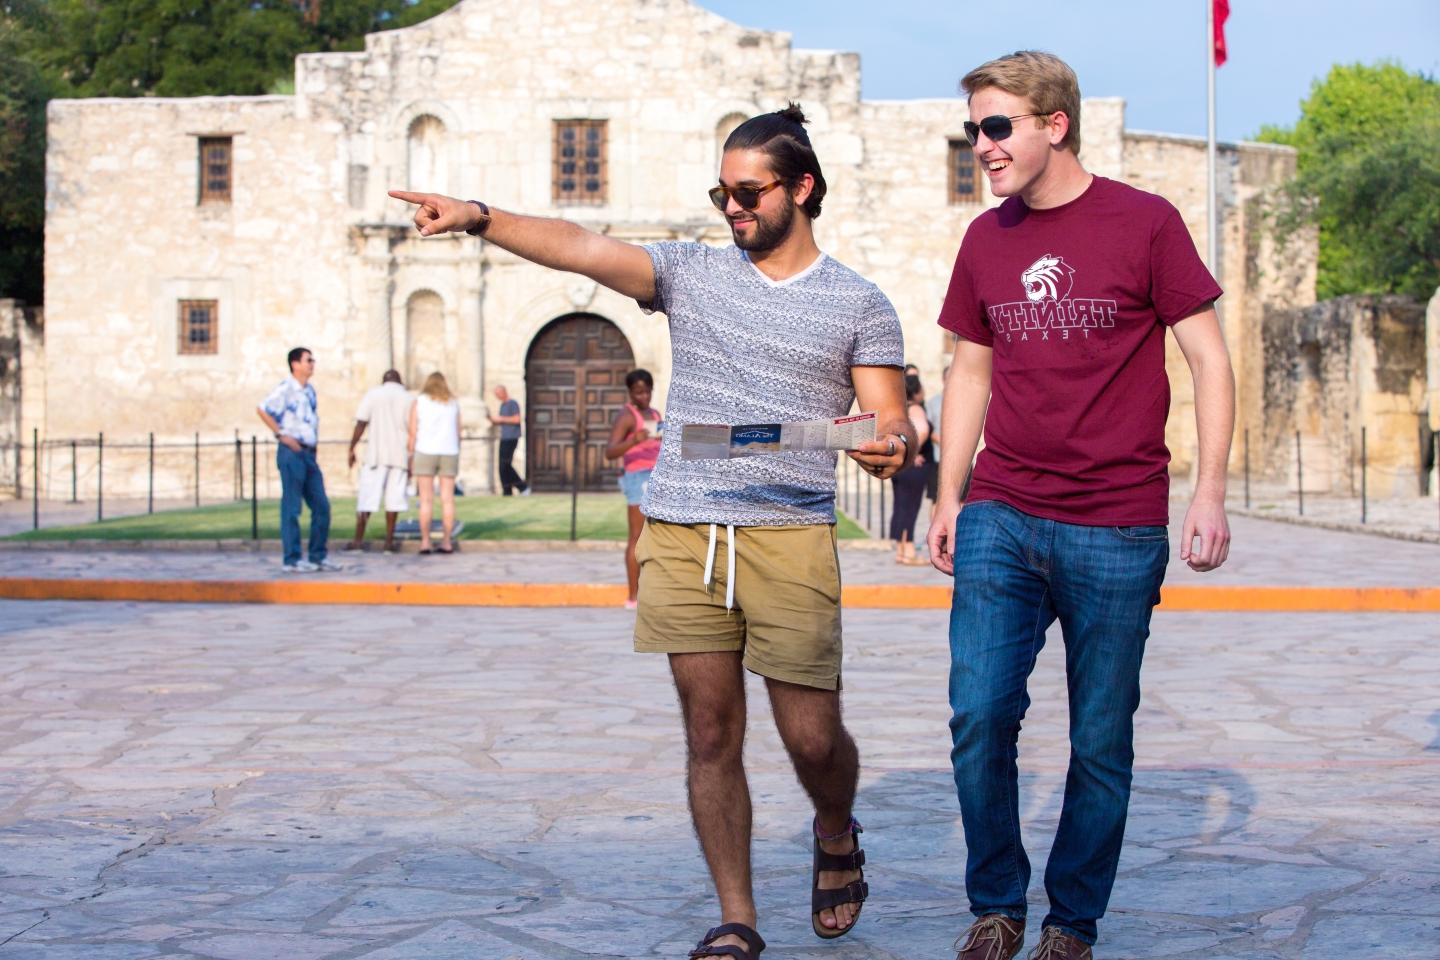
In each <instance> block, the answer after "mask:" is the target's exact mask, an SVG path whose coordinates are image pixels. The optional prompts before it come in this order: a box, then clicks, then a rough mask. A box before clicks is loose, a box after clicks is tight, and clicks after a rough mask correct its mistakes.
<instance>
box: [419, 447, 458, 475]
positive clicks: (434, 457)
mask: <svg viewBox="0 0 1440 960" xmlns="http://www.w3.org/2000/svg"><path fill="white" fill-rule="evenodd" d="M459 473H460V454H458V453H418V452H417V453H416V454H415V476H417V477H453V476H456V475H457V474H459Z"/></svg>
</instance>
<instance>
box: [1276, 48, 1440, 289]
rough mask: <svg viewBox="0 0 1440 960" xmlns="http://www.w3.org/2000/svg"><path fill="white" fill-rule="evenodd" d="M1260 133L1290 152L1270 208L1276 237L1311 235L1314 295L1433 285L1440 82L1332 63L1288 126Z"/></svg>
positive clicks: (1394, 68) (1439, 187)
mask: <svg viewBox="0 0 1440 960" xmlns="http://www.w3.org/2000/svg"><path fill="white" fill-rule="evenodd" d="M1259 139H1261V140H1265V141H1268V142H1271V143H1284V144H1289V145H1290V146H1293V147H1295V148H1296V150H1297V152H1298V159H1297V168H1298V172H1297V176H1296V178H1295V180H1294V181H1292V182H1291V184H1290V185H1289V187H1288V189H1287V190H1286V192H1285V194H1284V195H1283V196H1282V197H1281V198H1280V202H1279V203H1278V204H1277V207H1276V218H1277V222H1278V224H1279V226H1280V228H1281V232H1282V234H1289V233H1293V232H1294V231H1295V230H1296V229H1298V228H1300V227H1301V226H1304V225H1307V224H1314V225H1317V226H1318V228H1319V235H1320V259H1319V276H1318V278H1317V283H1316V293H1317V294H1318V295H1319V296H1321V297H1322V298H1324V297H1334V296H1340V295H1342V294H1346V293H1406V294H1410V295H1411V296H1415V297H1420V298H1422V299H1428V298H1429V297H1430V296H1431V295H1432V294H1433V293H1434V292H1435V288H1436V286H1437V285H1440V83H1437V82H1436V80H1435V79H1434V78H1431V77H1426V76H1423V75H1420V74H1414V73H1409V72H1407V71H1406V70H1405V69H1404V68H1403V67H1401V66H1399V65H1398V64H1394V63H1379V64H1375V65H1373V66H1367V65H1363V64H1353V65H1336V66H1334V67H1332V68H1331V70H1330V73H1329V74H1328V75H1327V76H1326V77H1325V79H1324V80H1320V81H1316V83H1315V84H1314V86H1313V87H1312V88H1311V91H1310V96H1309V97H1308V98H1307V99H1306V100H1305V101H1304V103H1303V104H1301V115H1300V120H1299V122H1298V123H1296V125H1295V126H1294V127H1293V128H1289V129H1282V128H1275V127H1267V128H1266V129H1264V130H1262V131H1261V133H1260V137H1259Z"/></svg>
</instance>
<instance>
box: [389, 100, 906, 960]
mask: <svg viewBox="0 0 1440 960" xmlns="http://www.w3.org/2000/svg"><path fill="white" fill-rule="evenodd" d="M825 191H826V184H825V176H824V174H823V173H822V172H821V170H820V162H819V160H818V159H817V158H816V156H815V151H814V149H813V147H812V146H811V143H810V137H809V135H808V134H807V133H806V131H805V116H804V113H803V112H802V111H801V109H800V107H799V106H798V105H796V104H793V103H792V104H790V105H789V106H787V107H786V108H785V109H783V110H778V111H776V112H774V113H767V114H762V115H760V116H757V117H752V118H751V119H749V120H747V121H746V122H745V123H742V124H741V125H740V126H739V127H737V128H736V129H735V131H734V132H733V133H731V134H730V136H729V138H728V139H727V140H726V141H725V146H724V150H723V156H722V157H721V161H720V172H719V183H717V184H716V185H715V186H714V187H713V188H711V189H710V191H709V197H710V201H711V202H712V203H713V204H714V205H715V207H716V208H717V209H718V210H719V211H720V212H721V213H723V214H724V216H725V218H726V220H727V222H728V223H729V225H730V230H731V234H732V237H733V239H734V241H735V242H734V245H733V246H728V247H724V248H716V247H710V246H707V245H705V244H701V243H687V242H668V241H667V242H662V243H653V244H649V245H648V246H637V245H634V244H629V243H625V242H623V241H621V240H617V239H615V238H614V237H607V236H604V235H602V234H598V233H594V232H591V231H589V230H586V229H584V228H583V227H580V226H577V225H575V224H573V223H568V222H565V221H563V220H555V219H543V218H537V217H527V216H521V215H520V214H515V213H508V212H506V211H503V210H499V209H496V208H494V207H490V206H488V205H487V204H485V203H483V202H481V201H478V200H471V201H462V200H457V199H454V198H451V197H445V196H440V195H437V194H428V193H410V192H405V191H392V192H391V194H390V195H391V196H392V197H396V198H398V199H401V200H405V201H407V202H410V203H414V204H417V205H418V206H419V209H418V211H417V212H416V214H415V225H416V227H417V228H419V230H420V233H421V234H422V235H423V236H434V235H437V234H442V233H446V232H466V233H470V234H472V235H475V236H483V237H484V238H485V239H486V240H487V241H489V242H490V243H494V244H495V245H497V246H499V247H501V248H502V249H505V250H508V251H510V252H511V253H514V254H516V255H518V256H521V257H524V258H525V259H527V260H530V261H533V262H534V263H538V264H540V265H541V266H546V267H551V268H554V269H557V270H569V271H573V272H575V273H579V274H583V275H584V276H587V277H589V278H590V279H592V280H595V281H596V282H598V283H602V284H604V285H605V286H607V287H609V288H611V289H612V290H615V291H617V292H619V293H621V294H623V295H624V296H627V297H632V298H634V299H635V300H636V301H638V302H639V304H640V306H641V307H642V308H643V309H644V310H646V311H647V312H656V311H658V312H661V313H664V314H666V315H667V317H668V318H669V322H670V339H671V346H672V369H671V383H670V394H669V396H668V398H667V403H666V426H667V429H666V430H665V431H664V436H663V438H662V440H661V447H660V455H659V459H658V460H657V462H656V465H655V469H654V473H653V474H652V476H651V478H650V481H649V483H648V485H647V490H646V492H645V496H644V504H643V512H644V514H645V516H646V518H647V519H646V522H645V528H644V531H643V532H642V534H641V536H640V540H639V542H638V544H637V546H636V555H637V559H638V560H639V563H640V593H639V600H638V610H637V614H636V625H635V648H636V649H637V650H641V651H656V652H663V653H666V654H668V656H669V662H670V668H671V673H672V675H673V677H674V681H675V687H676V691H677V693H678V695H679V700H680V708H681V714H682V717H683V721H684V729H685V739H686V746H687V748H688V765H687V766H688V769H687V781H688V788H689V799H690V810H691V815H692V818H693V820H694V824H695V832H696V833H697V834H698V836H699V838H700V846H701V849H702V850H703V851H704V854H705V859H706V862H707V863H708V865H709V868H710V874H711V877H712V879H713V880H714V883H715V888H716V892H717V894H718V896H719V900H720V918H719V919H720V923H719V925H717V926H715V927H713V928H712V929H711V930H710V931H709V932H708V933H706V934H705V936H704V937H702V938H701V941H700V944H699V945H698V946H697V947H696V949H695V951H694V952H692V953H691V956H692V957H707V956H728V957H732V958H734V960H755V958H756V957H758V956H759V955H760V952H761V951H762V950H764V948H765V941H764V940H763V939H762V938H761V937H760V935H759V933H757V932H756V929H755V927H756V910H755V898H754V895H753V893H752V889H751V874H750V838H751V807H750V790H749V786H748V784H747V782H746V778H745V769H744V766H743V763H742V748H743V744H744V739H745V718H746V708H745V671H746V670H750V671H751V672H753V673H756V674H759V675H760V676H762V677H764V678H765V685H766V688H767V691H768V693H769V698H770V704H771V709H772V712H773V714H774V717H775V725H776V727H777V728H778V730H779V732H780V737H781V739H782V740H783V741H784V744H785V747H786V750H787V751H788V752H789V754H790V758H791V761H792V763H793V764H794V767H795V772H796V775H797V776H798V778H799V780H800V783H801V785H802V786H803V787H804V788H805V790H806V792H807V793H808V794H809V795H810V798H811V800H812V801H813V802H814V804H815V817H814V820H813V821H812V824H811V830H812V832H813V837H814V839H813V842H812V850H813V856H812V871H811V878H812V881H811V898H810V915H811V926H812V928H813V930H814V932H815V934H816V935H817V936H820V937H822V938H825V939H831V938H834V937H838V936H843V935H844V934H846V933H848V932H850V930H852V929H853V928H854V924H855V921H856V919H857V918H858V917H859V914H860V908H861V905H862V903H863V902H864V900H865V897H866V895H867V893H868V888H867V886H866V884H865V882H864V879H863V872H862V869H861V868H862V865H863V864H864V862H865V856H864V853H863V852H861V850H860V847H859V834H860V832H861V831H860V825H859V824H858V823H857V822H856V821H855V819H854V817H853V815H852V806H853V804H854V800H855V790H856V783H857V780H858V776H859V756H858V753H857V751H856V748H855V743H854V741H853V740H852V739H851V738H850V735H849V734H848V733H847V732H846V730H845V727H844V725H843V723H842V722H841V715H840V664H841V643H840V572H839V561H838V555H837V553H836V549H835V546H836V545H835V455H834V454H833V453H831V452H829V451H819V452H814V451H803V452H788V453H783V454H778V455H774V456H762V457H746V458H740V459H735V460H683V459H681V456H680V439H681V434H682V430H683V427H684V426H685V425H686V424H688V423H717V422H720V423H731V424H740V423H773V422H787V421H794V420H813V419H819V418H827V417H839V416H844V415H845V414H847V413H849V412H850V409H851V406H852V404H853V403H854V402H855V401H856V400H858V401H859V405H860V408H861V409H862V410H867V411H871V410H873V411H875V412H876V414H877V416H878V429H877V432H878V437H877V439H876V440H874V441H871V442H868V443H864V444H862V445H861V446H860V447H859V448H858V449H857V450H854V451H852V452H850V454H849V456H850V457H852V458H853V459H854V460H856V461H858V462H859V463H860V464H861V465H862V466H863V467H864V469H866V470H867V471H869V472H870V473H871V474H873V475H874V476H876V477H880V478H882V479H883V478H886V477H889V476H891V475H892V474H894V473H895V471H896V470H898V469H899V468H900V467H901V466H902V465H903V464H904V463H905V462H906V461H907V459H908V456H907V454H909V453H910V452H911V451H913V450H914V449H915V435H914V429H913V428H912V427H911V426H910V422H909V419H908V418H907V417H906V415H905V393H904V384H903V381H902V379H901V373H900V370H901V367H902V366H903V364H904V350H903V343H902V339H901V334H900V321H899V318H898V317H897V316H896V314H895V310H894V308H893V307H891V305H890V302H889V300H887V299H886V297H885V295H884V294H883V293H881V292H880V290H879V288H877V287H876V286H875V285H874V284H872V283H870V282H869V281H867V280H865V279H863V278H862V277H860V276H859V275H858V274H856V273H855V272H854V271H852V270H850V269H849V268H847V267H845V266H843V265H841V264H840V263H838V262H836V261H835V260H834V259H833V258H831V257H829V256H827V255H826V254H824V253H822V252H821V251H820V248H819V247H818V246H817V245H816V243H815V238H814V234H813V231H812V229H811V223H812V221H813V220H814V219H815V218H816V217H818V216H820V210H821V205H822V203H823V201H824V199H825Z"/></svg>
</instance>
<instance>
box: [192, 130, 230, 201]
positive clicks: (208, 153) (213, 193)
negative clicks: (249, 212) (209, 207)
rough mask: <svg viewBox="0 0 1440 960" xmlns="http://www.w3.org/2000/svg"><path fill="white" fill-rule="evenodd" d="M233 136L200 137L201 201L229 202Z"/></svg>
mask: <svg viewBox="0 0 1440 960" xmlns="http://www.w3.org/2000/svg"><path fill="white" fill-rule="evenodd" d="M233 146H234V138H233V137H201V138H200V202H201V203H229V202H230V181H231V178H232V173H233V164H232V159H233V149H232V148H233Z"/></svg>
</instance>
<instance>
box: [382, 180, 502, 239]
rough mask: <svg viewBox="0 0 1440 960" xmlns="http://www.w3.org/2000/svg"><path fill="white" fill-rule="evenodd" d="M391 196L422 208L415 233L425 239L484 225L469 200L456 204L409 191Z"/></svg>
mask: <svg viewBox="0 0 1440 960" xmlns="http://www.w3.org/2000/svg"><path fill="white" fill-rule="evenodd" d="M390 196H392V197H394V198H395V199H396V200H404V201H405V202H406V203H414V204H418V205H419V209H418V210H416V211H415V229H417V230H419V231H420V236H422V237H433V236H437V235H439V234H442V233H464V232H465V231H466V230H469V229H471V228H472V227H474V226H475V225H476V224H477V223H478V222H479V221H480V208H479V207H477V206H476V205H475V204H473V203H470V202H469V201H468V200H456V199H455V198H454V197H446V196H442V195H441V194H438V193H411V192H409V191H408V190H391V191H390Z"/></svg>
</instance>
